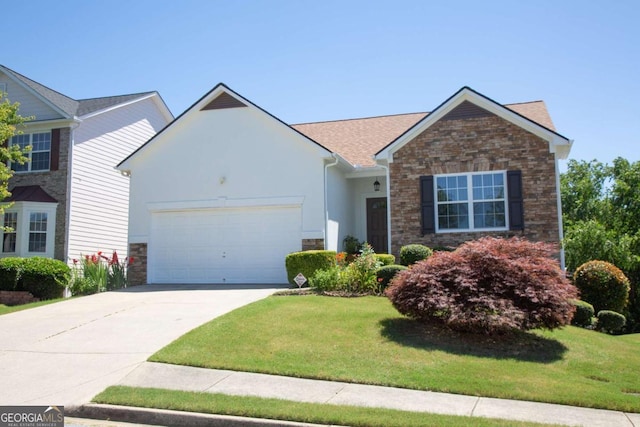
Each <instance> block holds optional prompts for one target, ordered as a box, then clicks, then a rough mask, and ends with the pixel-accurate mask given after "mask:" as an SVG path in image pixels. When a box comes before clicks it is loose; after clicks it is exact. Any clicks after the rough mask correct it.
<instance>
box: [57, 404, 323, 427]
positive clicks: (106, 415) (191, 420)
mask: <svg viewBox="0 0 640 427" xmlns="http://www.w3.org/2000/svg"><path fill="white" fill-rule="evenodd" d="M65 415H66V416H69V417H77V418H90V419H95V420H109V421H119V422H125V423H132V424H147V425H160V426H168V427H172V426H175V427H277V426H286V427H319V426H320V424H309V423H298V422H292V421H280V420H269V419H263V418H245V417H236V416H231V415H215V414H202V413H197V412H183V411H172V410H167V409H154V408H139V407H133V406H120V405H103V404H98V403H87V404H85V405H82V406H70V407H65ZM324 426H326V425H324ZM332 427H333V426H332Z"/></svg>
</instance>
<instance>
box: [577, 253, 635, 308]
mask: <svg viewBox="0 0 640 427" xmlns="http://www.w3.org/2000/svg"><path fill="white" fill-rule="evenodd" d="M573 280H574V283H575V285H576V286H577V287H578V289H579V290H580V299H581V300H583V301H587V302H588V303H590V304H591V305H593V308H594V309H595V311H596V312H599V311H601V310H612V311H616V312H622V311H623V310H624V309H625V307H626V306H627V302H628V301H629V288H630V286H629V279H627V277H626V276H625V275H624V273H623V272H622V271H621V270H620V269H619V268H618V267H616V266H615V265H613V264H611V263H608V262H606V261H589V262H585V263H584V264H582V265H581V266H580V267H578V268H577V269H576V271H575V273H574V275H573Z"/></svg>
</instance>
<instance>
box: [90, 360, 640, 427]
mask: <svg viewBox="0 0 640 427" xmlns="http://www.w3.org/2000/svg"><path fill="white" fill-rule="evenodd" d="M119 384H120V385H127V386H133V387H154V388H163V389H171V390H185V391H197V392H208V393H223V394H229V395H237V396H258V397H266V398H276V399H285V400H293V401H300V402H311V403H328V404H335V405H353V406H364V407H379V408H390V409H399V410H403V411H415V412H431V413H438V414H448V415H465V416H474V417H488V418H502V419H507V420H516V421H533V422H539V423H549V424H564V425H569V426H603V427H604V426H606V427H616V426H620V427H623V426H624V427H640V414H632V413H623V412H618V411H608V410H601V409H589V408H578V407H572V406H565V405H555V404H548V403H535V402H525V401H518V400H506V399H493V398H485V397H474V396H463V395H457V394H447V393H436V392H428V391H416V390H408V389H397V388H391V387H380V386H369V385H361V384H350V383H342V382H332V381H318V380H308V379H301V378H291V377H280V376H275V375H264V374H254V373H247V372H234V371H225V370H215V369H203V368H192V367H187V366H178V365H169V364H162V363H152V362H145V363H143V364H141V365H140V366H138V367H137V368H136V369H135V370H133V371H132V372H131V373H129V374H128V375H127V376H126V377H124V378H123V379H122V380H121V381H120V382H119ZM96 407H97V409H96V408H94V410H96V411H98V413H99V406H98V405H96ZM118 410H119V411H123V410H124V411H126V409H124V408H118ZM94 415H95V413H94ZM147 416H149V415H147ZM164 416H169V415H168V414H164ZM143 419H144V418H143ZM136 420H138V421H140V418H136ZM209 422H210V423H211V422H212V421H211V420H210V421H209ZM256 422H257V423H258V424H259V421H257V420H256ZM184 423H185V425H193V424H190V423H189V422H188V420H187V419H185V420H184ZM178 424H181V423H178ZM247 425H249V424H247ZM251 425H253V424H251ZM264 425H273V424H264ZM292 425H294V424H292Z"/></svg>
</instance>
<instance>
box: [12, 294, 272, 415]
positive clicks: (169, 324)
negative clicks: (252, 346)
mask: <svg viewBox="0 0 640 427" xmlns="http://www.w3.org/2000/svg"><path fill="white" fill-rule="evenodd" d="M276 290H277V289H276V287H275V286H269V287H267V286H255V285H247V286H244V287H243V286H238V287H231V286H228V285H227V286H224V287H221V286H195V285H194V286H187V285H185V286H175V285H145V286H137V287H133V288H129V289H126V290H123V291H118V292H107V293H102V294H97V295H92V296H87V297H81V298H74V299H70V300H67V301H63V302H60V303H56V304H51V305H47V306H44V307H38V308H34V309H31V310H24V311H20V312H16V313H11V314H7V315H4V316H0V384H1V386H0V405H30V404H33V405H65V406H74V405H80V404H83V403H86V402H88V401H89V400H90V399H91V398H92V397H93V396H95V395H96V394H97V393H99V392H101V391H102V390H103V389H105V388H106V387H108V386H110V385H112V384H115V383H117V382H118V381H119V380H120V379H121V378H123V377H124V376H125V375H127V374H128V373H129V372H131V371H132V370H133V369H134V368H136V367H137V366H138V365H139V364H140V363H142V362H144V361H145V360H146V359H147V358H148V357H149V356H150V355H151V354H153V353H155V352H156V351H157V350H159V349H160V348H162V347H164V346H165V345H167V344H169V343H170V342H171V341H173V340H175V339H176V338H178V337H179V336H181V335H183V334H184V333H186V332H188V331H189V330H191V329H193V328H195V327H197V326H199V325H201V324H202V323H205V322H207V321H208V320H211V319H213V318H215V317H217V316H220V315H222V314H225V313H227V312H229V311H232V310H234V309H236V308H238V307H241V306H243V305H246V304H248V303H251V302H253V301H257V300H259V299H262V298H264V297H266V296H268V295H270V294H272V293H273V292H275V291H276Z"/></svg>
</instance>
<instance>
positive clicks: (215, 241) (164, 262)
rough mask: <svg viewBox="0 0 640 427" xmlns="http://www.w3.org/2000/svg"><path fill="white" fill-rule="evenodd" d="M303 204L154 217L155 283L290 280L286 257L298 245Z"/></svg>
mask: <svg viewBox="0 0 640 427" xmlns="http://www.w3.org/2000/svg"><path fill="white" fill-rule="evenodd" d="M301 222H302V220H301V210H300V207H286V208H284V207H277V208H273V207H270V208H266V207H264V208H262V207H261V208H243V209H211V210H198V211H181V212H162V213H154V214H153V216H152V229H151V237H150V239H149V279H150V281H151V282H154V283H286V280H287V279H286V271H285V267H284V259H285V256H286V255H287V254H288V253H290V252H294V251H298V250H300V245H301V229H302V226H301Z"/></svg>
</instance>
